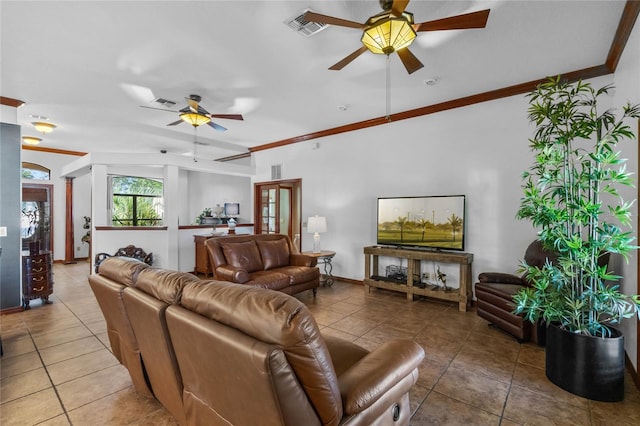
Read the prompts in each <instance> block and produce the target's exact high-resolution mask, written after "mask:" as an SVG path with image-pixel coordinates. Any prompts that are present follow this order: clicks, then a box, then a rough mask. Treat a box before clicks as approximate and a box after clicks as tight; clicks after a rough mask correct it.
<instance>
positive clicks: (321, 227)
mask: <svg viewBox="0 0 640 426" xmlns="http://www.w3.org/2000/svg"><path fill="white" fill-rule="evenodd" d="M307 232H309V233H322V232H327V219H326V218H325V217H323V216H318V215H315V216H312V217H310V218H309V219H307Z"/></svg>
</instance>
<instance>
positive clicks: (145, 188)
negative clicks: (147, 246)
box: [109, 175, 164, 226]
mask: <svg viewBox="0 0 640 426" xmlns="http://www.w3.org/2000/svg"><path fill="white" fill-rule="evenodd" d="M109 180H110V184H109V187H110V189H111V201H112V203H111V225H112V226H160V225H162V217H163V213H164V207H163V198H162V194H163V183H162V180H160V179H150V178H142V177H134V176H113V175H112V176H109Z"/></svg>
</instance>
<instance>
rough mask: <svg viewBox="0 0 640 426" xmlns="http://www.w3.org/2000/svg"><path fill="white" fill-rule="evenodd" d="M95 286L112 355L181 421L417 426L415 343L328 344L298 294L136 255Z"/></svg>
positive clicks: (113, 261) (107, 270) (112, 262)
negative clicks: (205, 275)
mask: <svg viewBox="0 0 640 426" xmlns="http://www.w3.org/2000/svg"><path fill="white" fill-rule="evenodd" d="M89 281H90V284H91V288H92V289H93V291H94V293H95V295H96V298H97V299H98V302H99V304H100V307H101V309H102V310H103V314H104V315H105V319H106V321H107V328H108V329H109V338H110V341H111V346H112V350H113V351H114V355H115V354H116V350H119V351H120V354H122V352H123V350H124V351H125V352H127V356H121V357H120V358H118V359H120V360H121V362H123V360H128V361H126V362H123V364H125V365H126V366H127V368H128V369H129V372H130V373H131V374H132V379H133V375H134V374H137V375H138V377H137V379H139V378H141V377H143V378H146V381H147V383H146V386H147V387H148V390H149V391H150V392H151V393H152V394H153V395H154V396H155V398H156V399H158V401H160V402H161V403H162V404H163V405H164V406H165V408H167V410H168V411H169V412H171V414H172V415H173V416H174V417H175V418H176V420H177V421H178V423H179V424H182V425H218V424H219V425H223V424H224V425H238V426H241V425H254V424H261V425H342V424H344V425H347V424H348V425H372V424H387V425H396V424H398V425H401V424H402V425H406V424H408V423H409V417H410V406H409V390H410V389H411V387H412V386H413V385H414V384H415V383H416V380H417V377H418V365H419V364H420V363H421V361H422V360H423V358H424V351H423V349H422V348H421V347H420V346H419V345H417V344H416V343H415V342H413V341H411V340H392V341H388V342H386V343H384V344H382V345H381V346H380V347H378V348H377V349H375V350H373V351H371V352H369V351H368V350H366V349H364V348H362V347H360V346H358V345H355V344H354V343H351V342H349V341H345V340H342V339H339V338H336V337H331V336H323V335H322V334H321V333H320V330H319V328H318V325H317V324H316V322H315V320H314V318H313V316H312V315H311V313H310V312H309V311H308V310H307V308H306V306H305V305H304V304H303V303H302V302H300V301H299V300H298V299H296V298H294V297H292V296H290V295H287V294H284V293H282V292H278V291H272V290H268V289H263V288H257V287H252V286H245V285H239V284H233V283H228V282H220V281H214V280H200V279H198V278H196V277H194V276H193V275H191V274H187V273H182V272H176V271H170V270H165V269H160V268H154V267H149V266H148V265H145V264H143V263H142V262H140V261H137V260H135V259H127V258H118V257H113V258H109V259H106V260H105V261H104V262H103V263H102V264H101V265H100V268H99V274H95V275H91V276H90V277H89ZM125 334H126V339H128V340H127V341H126V344H124V343H123V338H122V337H123V335H125ZM127 363H128V364H129V365H127ZM134 385H136V389H138V390H142V391H144V389H145V388H146V387H145V386H143V387H142V388H143V389H140V387H139V386H140V385H141V384H140V383H137V384H136V381H135V380H134Z"/></svg>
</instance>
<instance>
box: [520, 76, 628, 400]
mask: <svg viewBox="0 0 640 426" xmlns="http://www.w3.org/2000/svg"><path fill="white" fill-rule="evenodd" d="M611 89H612V86H605V87H603V88H601V89H598V90H596V89H594V88H592V86H591V85H590V84H589V83H585V82H582V81H579V82H577V83H568V82H566V81H564V80H563V79H562V78H561V77H560V76H558V77H556V78H550V79H549V80H548V81H546V82H544V83H542V84H540V85H539V86H538V87H537V89H536V90H534V91H533V92H531V93H530V94H529V95H528V97H529V109H528V114H529V120H530V121H531V122H533V123H535V125H536V131H535V135H534V137H533V138H532V139H530V146H531V150H532V151H533V153H534V155H535V161H534V163H533V165H532V167H531V168H530V170H529V171H525V172H524V173H523V189H524V194H523V197H522V199H521V204H520V209H519V211H518V213H517V217H518V218H519V219H527V220H530V221H531V222H532V224H533V226H534V227H535V228H536V229H537V230H538V237H539V239H540V240H541V241H542V243H543V245H544V247H545V248H546V249H548V250H552V251H554V252H556V253H557V254H558V259H557V261H556V262H554V263H553V264H551V263H549V262H547V264H545V265H544V266H543V267H541V268H539V267H533V266H529V265H526V264H523V266H522V269H523V272H526V273H527V274H528V279H529V281H530V282H532V287H530V288H526V289H523V290H522V291H520V292H519V293H518V294H516V296H515V297H514V302H515V305H516V309H515V312H516V313H522V314H523V315H524V316H525V319H527V320H529V321H532V322H533V321H543V322H544V323H546V324H548V325H549V326H548V329H547V341H546V374H547V377H548V378H549V379H550V380H551V381H552V382H553V383H555V384H557V385H558V386H560V387H562V388H563V389H565V390H567V391H569V392H572V393H574V394H577V395H580V396H584V397H586V398H590V399H595V400H601V401H619V400H621V399H622V398H623V396H624V341H623V336H622V335H621V333H620V332H619V331H618V330H616V329H615V328H613V327H612V325H615V324H618V323H619V322H620V321H621V320H622V319H623V318H627V317H632V316H635V315H636V314H638V315H639V316H640V297H638V295H626V294H623V293H621V292H620V289H619V286H618V285H617V284H616V281H617V280H618V279H619V278H621V277H620V276H617V275H614V274H613V273H611V272H610V271H609V270H608V269H607V265H602V266H601V265H599V262H598V261H599V259H600V258H601V256H602V255H603V254H607V253H616V254H619V255H622V256H624V257H625V259H626V258H627V257H628V254H629V253H630V252H631V251H632V250H635V249H636V248H637V246H635V245H634V238H633V236H632V233H631V232H630V231H629V229H630V227H631V220H630V219H631V207H632V204H633V202H625V201H624V200H623V199H622V197H621V194H620V192H619V189H620V188H621V187H623V186H633V181H632V178H631V173H629V172H627V171H626V169H625V160H624V159H622V158H620V152H619V151H617V144H618V143H619V142H621V141H623V140H625V139H633V138H634V135H633V132H632V131H631V129H630V127H629V126H628V125H627V124H625V119H627V118H629V117H635V118H638V117H640V106H639V105H630V104H627V105H626V106H625V107H624V108H623V109H622V113H621V114H620V113H618V114H616V112H614V111H613V110H606V111H604V112H602V111H600V110H599V109H598V106H599V105H598V99H599V98H600V97H601V96H603V95H606V94H607V93H608V92H609V91H610V90H611Z"/></svg>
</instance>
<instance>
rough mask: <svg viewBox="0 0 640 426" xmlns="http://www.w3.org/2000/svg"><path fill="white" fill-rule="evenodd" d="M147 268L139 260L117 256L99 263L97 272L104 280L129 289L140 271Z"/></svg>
mask: <svg viewBox="0 0 640 426" xmlns="http://www.w3.org/2000/svg"><path fill="white" fill-rule="evenodd" d="M148 267H149V265H147V264H146V263H143V262H141V261H139V260H136V259H133V258H130V257H122V256H117V257H110V258H108V259H105V260H104V261H103V262H102V263H100V266H99V267H98V272H99V273H100V275H102V276H103V277H105V278H108V279H110V280H113V281H115V282H117V283H120V284H124V285H126V286H129V287H131V286H133V283H134V281H135V279H136V277H137V275H138V274H139V273H140V271H141V270H143V269H146V268H148Z"/></svg>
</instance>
